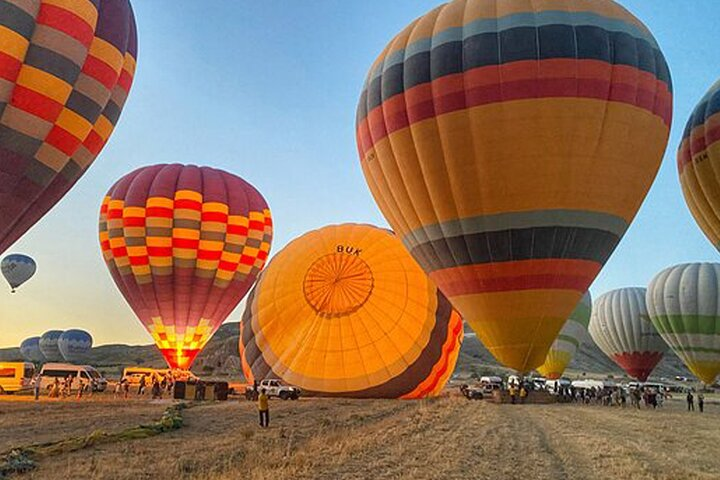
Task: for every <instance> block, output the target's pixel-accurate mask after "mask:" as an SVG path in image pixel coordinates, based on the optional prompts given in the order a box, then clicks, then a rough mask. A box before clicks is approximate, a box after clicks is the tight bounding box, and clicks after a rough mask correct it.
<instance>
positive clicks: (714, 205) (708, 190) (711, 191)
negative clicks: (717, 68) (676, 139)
mask: <svg viewBox="0 0 720 480" xmlns="http://www.w3.org/2000/svg"><path fill="white" fill-rule="evenodd" d="M718 169H720V81H718V82H717V83H715V85H713V86H712V87H711V88H710V90H709V91H708V92H707V93H706V94H705V96H704V97H703V98H702V99H701V100H700V103H698V105H697V106H696V107H695V110H694V111H693V113H692V115H691V116H690V120H688V123H687V125H686V127H685V132H684V133H683V141H682V143H681V144H680V149H679V150H678V171H679V173H680V184H681V185H682V190H683V194H684V195H685V201H686V203H687V205H688V208H690V212H692V214H693V217H695V221H696V222H697V223H698V225H700V228H701V229H702V231H703V232H704V233H705V236H706V237H707V238H708V240H710V241H711V242H712V244H713V246H715V248H717V249H719V250H720V179H718V175H717V173H716V172H717V171H718Z"/></svg>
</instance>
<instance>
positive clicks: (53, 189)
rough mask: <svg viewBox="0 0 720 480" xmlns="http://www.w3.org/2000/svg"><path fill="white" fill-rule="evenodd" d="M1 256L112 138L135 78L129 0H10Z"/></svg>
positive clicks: (4, 21) (0, 130)
mask: <svg viewBox="0 0 720 480" xmlns="http://www.w3.org/2000/svg"><path fill="white" fill-rule="evenodd" d="M0 25H1V26H2V28H0V253H2V252H3V251H5V250H6V249H7V248H8V247H9V246H10V245H11V244H12V243H14V242H15V241H16V240H18V239H19V238H20V237H21V236H22V235H23V234H24V233H25V232H26V231H27V230H28V229H29V228H30V227H32V226H33V225H34V224H35V223H36V222H37V221H38V220H40V218H41V217H42V216H43V215H45V213H47V212H48V211H49V210H50V209H51V208H52V207H53V205H55V203H56V202H58V201H59V200H60V199H61V198H62V197H63V196H64V195H65V194H66V193H67V192H68V191H69V190H70V188H72V186H73V185H74V184H75V182H77V181H78V179H79V178H80V177H81V176H82V175H83V173H85V171H86V170H87V169H88V167H89V166H90V164H91V163H92V162H93V161H94V160H95V158H96V157H97V156H98V154H99V153H100V151H101V150H102V148H103V146H104V145H105V143H106V142H107V141H108V138H109V137H110V134H111V133H112V131H113V129H114V128H115V125H116V124H117V122H118V118H119V117H120V112H121V111H122V109H123V106H124V104H125V100H126V99H127V96H128V92H129V90H130V85H131V84H132V79H133V75H134V73H135V60H136V58H137V34H136V29H135V18H134V16H133V12H132V8H131V6H130V2H129V0H72V1H67V0H63V1H59V0H2V1H0Z"/></svg>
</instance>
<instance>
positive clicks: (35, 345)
mask: <svg viewBox="0 0 720 480" xmlns="http://www.w3.org/2000/svg"><path fill="white" fill-rule="evenodd" d="M20 355H22V356H23V358H24V359H25V360H27V361H28V362H33V363H43V362H44V361H45V356H44V355H43V354H42V352H41V351H40V337H31V338H26V339H25V340H23V342H22V343H21V344H20Z"/></svg>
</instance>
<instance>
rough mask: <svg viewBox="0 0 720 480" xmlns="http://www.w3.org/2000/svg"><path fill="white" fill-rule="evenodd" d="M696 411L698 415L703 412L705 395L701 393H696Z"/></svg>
mask: <svg viewBox="0 0 720 480" xmlns="http://www.w3.org/2000/svg"><path fill="white" fill-rule="evenodd" d="M698 410H700V413H703V412H704V411H705V395H703V393H702V392H700V393H698Z"/></svg>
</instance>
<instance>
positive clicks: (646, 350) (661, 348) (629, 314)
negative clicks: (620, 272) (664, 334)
mask: <svg viewBox="0 0 720 480" xmlns="http://www.w3.org/2000/svg"><path fill="white" fill-rule="evenodd" d="M588 331H589V332H590V336H591V337H592V339H593V340H594V341H595V343H596V344H597V346H598V347H600V350H602V351H603V352H604V353H605V355H607V356H608V357H610V358H611V359H612V360H613V361H614V362H615V363H617V364H618V365H619V366H620V367H621V368H622V369H623V370H625V372H627V374H628V375H630V376H631V377H633V378H637V379H638V380H640V381H641V382H644V381H645V380H647V378H648V376H650V373H651V372H652V371H653V369H654V368H655V366H656V365H657V364H658V362H659V361H660V360H661V359H662V357H663V355H664V354H665V352H666V351H667V345H666V344H665V342H664V341H663V339H662V338H660V335H659V334H658V332H657V330H655V327H653V325H652V323H651V322H650V317H649V316H648V311H647V307H646V306H645V289H644V288H639V287H631V288H620V289H618V290H612V291H610V292H608V293H606V294H604V295H601V296H600V298H598V299H597V300H595V303H594V305H593V309H592V315H591V317H590V326H589V327H588Z"/></svg>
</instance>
